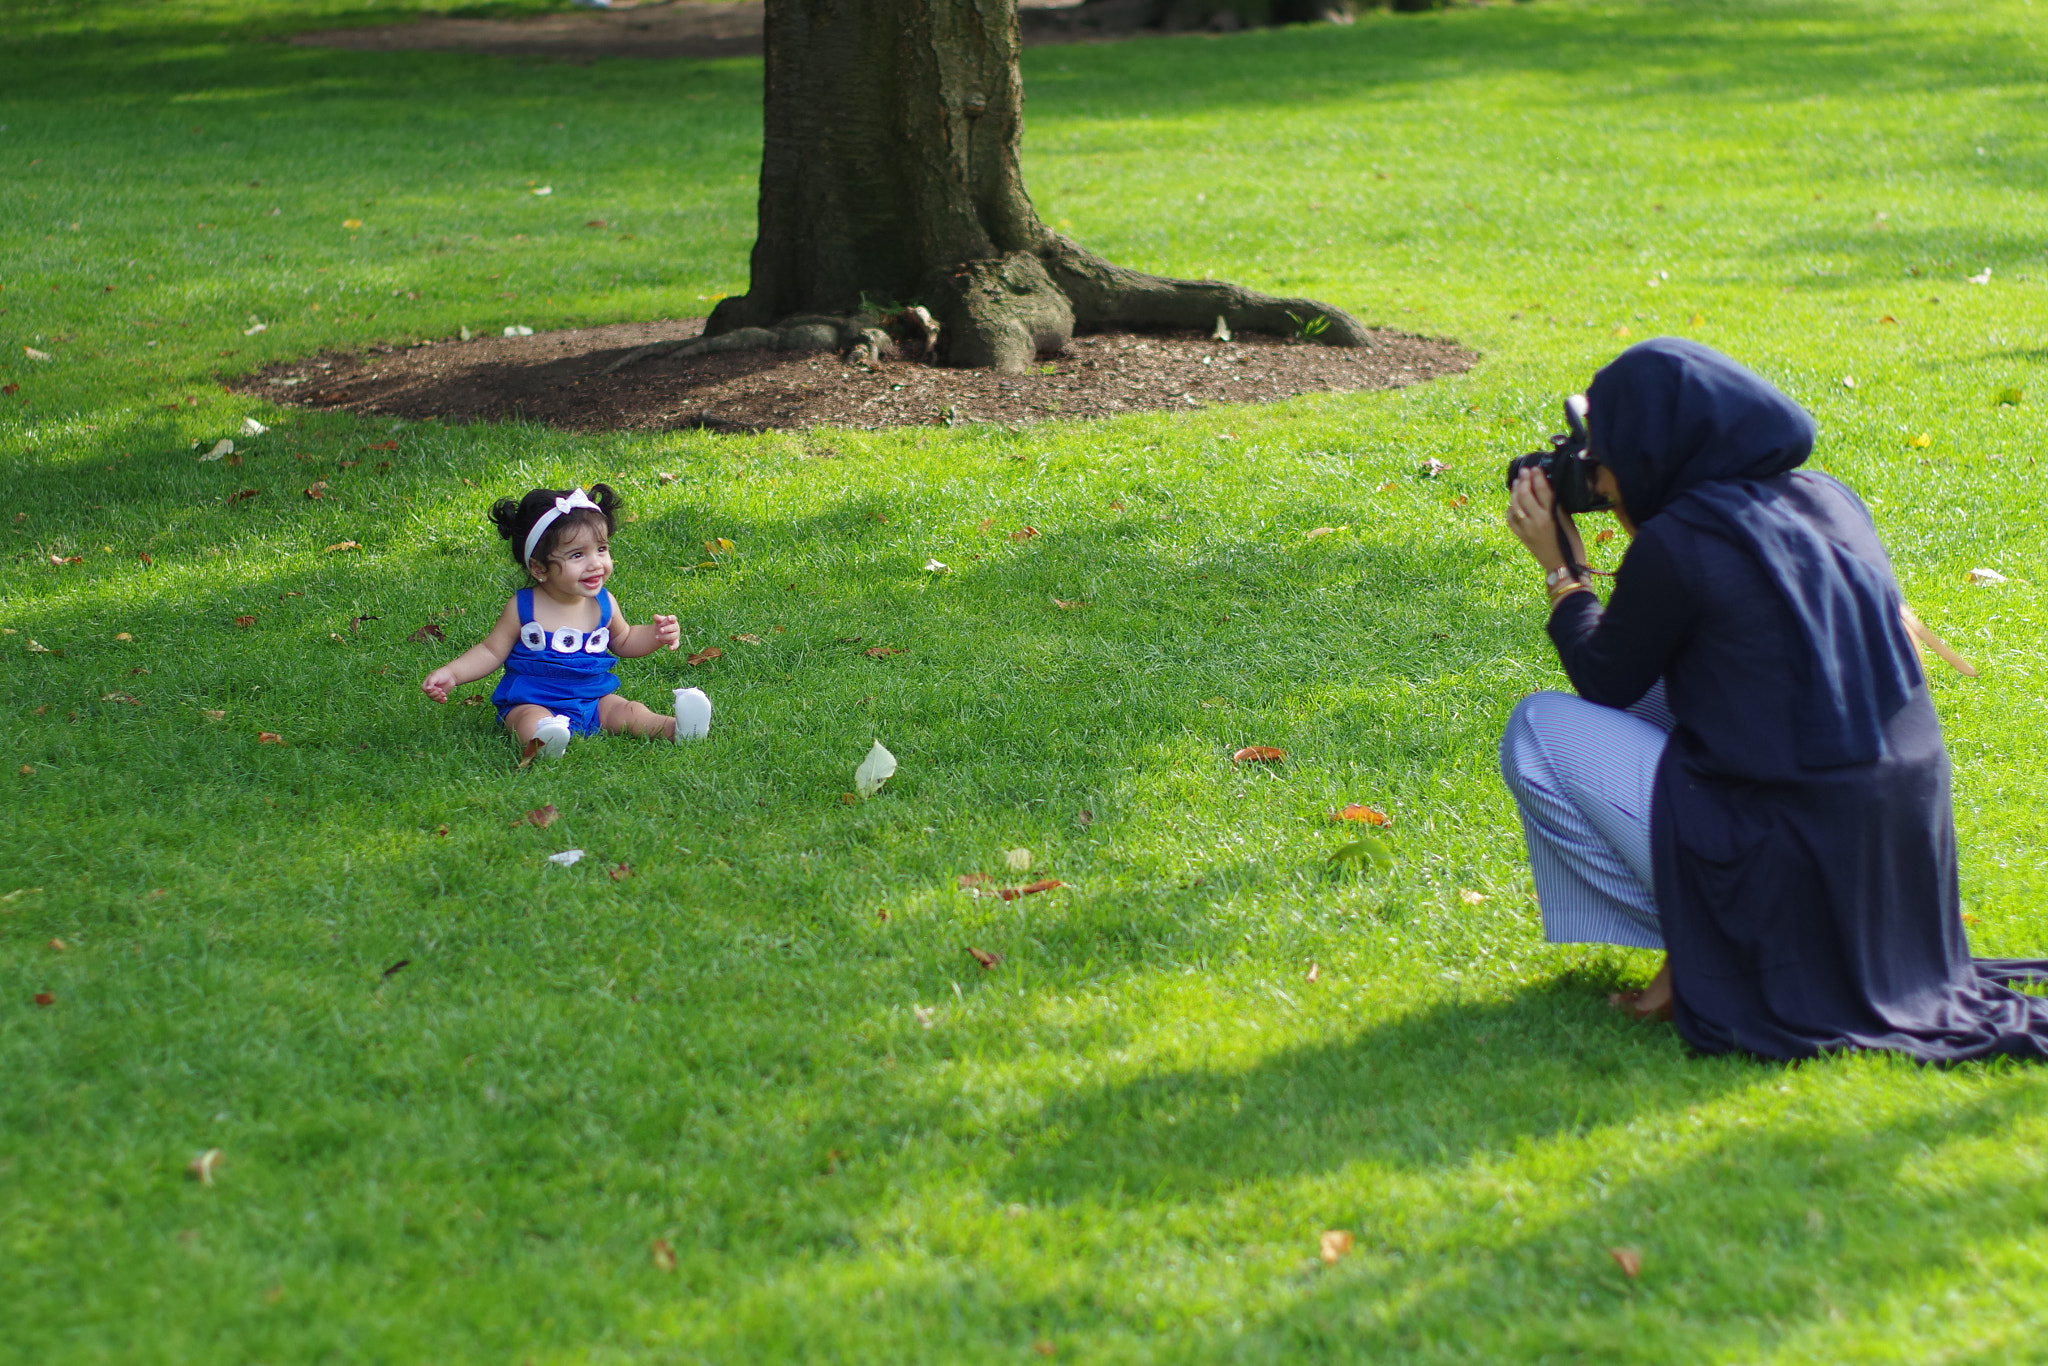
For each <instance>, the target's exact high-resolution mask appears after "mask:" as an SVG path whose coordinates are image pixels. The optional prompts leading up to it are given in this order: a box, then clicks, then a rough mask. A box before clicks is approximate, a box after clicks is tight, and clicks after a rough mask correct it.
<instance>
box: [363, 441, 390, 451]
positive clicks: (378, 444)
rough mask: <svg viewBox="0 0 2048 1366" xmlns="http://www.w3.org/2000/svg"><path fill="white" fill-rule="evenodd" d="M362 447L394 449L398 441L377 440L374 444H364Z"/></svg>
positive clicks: (372, 449)
mask: <svg viewBox="0 0 2048 1366" xmlns="http://www.w3.org/2000/svg"><path fill="white" fill-rule="evenodd" d="M363 449H364V450H366V451H395V450H397V449H398V443H397V442H396V441H379V442H376V443H375V444H374V445H369V446H365V447H363Z"/></svg>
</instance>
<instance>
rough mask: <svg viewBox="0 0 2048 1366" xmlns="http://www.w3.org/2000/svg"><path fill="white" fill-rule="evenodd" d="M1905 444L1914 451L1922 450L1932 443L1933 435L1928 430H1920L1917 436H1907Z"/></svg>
mask: <svg viewBox="0 0 2048 1366" xmlns="http://www.w3.org/2000/svg"><path fill="white" fill-rule="evenodd" d="M1906 444H1907V445H1908V446H1911V447H1912V448H1913V449H1914V450H1916V451H1924V450H1926V449H1927V448H1928V447H1929V446H1932V445H1933V444H1934V436H1933V434H1932V433H1930V432H1922V433H1920V435H1918V436H1915V437H1911V438H1909V439H1908V440H1907V442H1906Z"/></svg>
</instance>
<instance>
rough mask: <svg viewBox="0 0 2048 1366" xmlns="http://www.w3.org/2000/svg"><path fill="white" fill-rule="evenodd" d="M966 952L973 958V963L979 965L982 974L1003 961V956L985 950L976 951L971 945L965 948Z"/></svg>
mask: <svg viewBox="0 0 2048 1366" xmlns="http://www.w3.org/2000/svg"><path fill="white" fill-rule="evenodd" d="M967 952H968V953H969V954H970V955H972V956H973V958H974V961H975V962H977V963H979V964H981V970H982V971H983V972H987V971H988V970H989V969H990V968H993V967H994V966H995V965H996V964H998V963H1000V962H1002V961H1003V956H1002V955H1001V954H1000V953H990V952H989V951H988V950H987V949H977V948H975V947H974V945H972V944H969V945H968V946H967Z"/></svg>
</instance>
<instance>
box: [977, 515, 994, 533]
mask: <svg viewBox="0 0 2048 1366" xmlns="http://www.w3.org/2000/svg"><path fill="white" fill-rule="evenodd" d="M995 524H996V519H995V518H993V517H984V518H982V519H981V520H980V521H979V522H977V523H975V526H974V529H975V530H976V531H979V532H982V533H983V534H986V533H987V532H988V530H989V528H991V527H993V526H994V525H995Z"/></svg>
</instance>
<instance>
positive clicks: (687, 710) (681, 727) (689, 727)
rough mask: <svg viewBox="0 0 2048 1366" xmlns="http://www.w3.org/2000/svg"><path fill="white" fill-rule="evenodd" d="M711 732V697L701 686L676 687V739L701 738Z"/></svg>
mask: <svg viewBox="0 0 2048 1366" xmlns="http://www.w3.org/2000/svg"><path fill="white" fill-rule="evenodd" d="M710 733H711V699H710V698H708V697H706V696H705V695H704V690H703V689H702V688H677V689H676V739H677V740H678V741H683V740H701V739H703V738H704V737H705V736H707V735H709V734H710Z"/></svg>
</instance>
